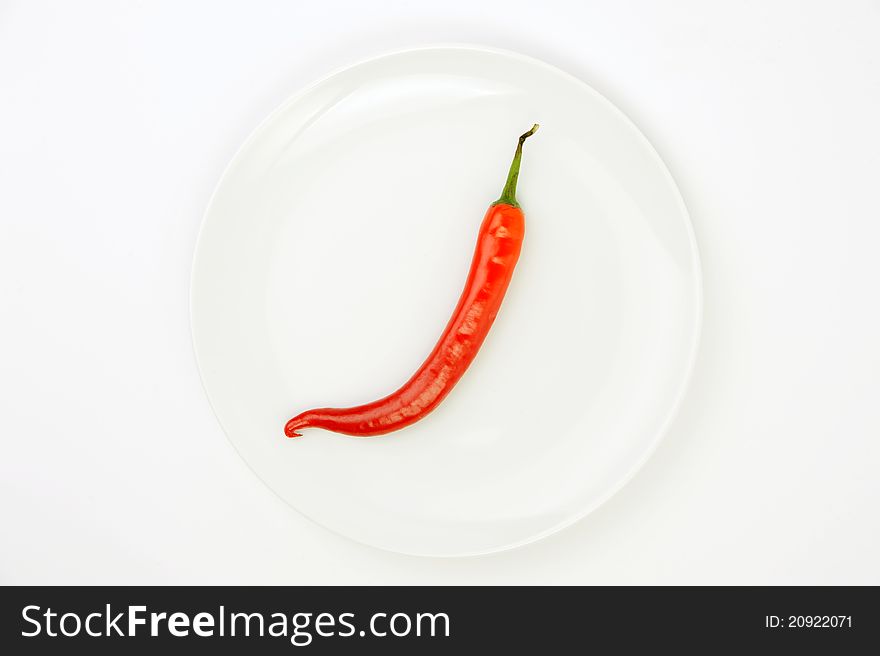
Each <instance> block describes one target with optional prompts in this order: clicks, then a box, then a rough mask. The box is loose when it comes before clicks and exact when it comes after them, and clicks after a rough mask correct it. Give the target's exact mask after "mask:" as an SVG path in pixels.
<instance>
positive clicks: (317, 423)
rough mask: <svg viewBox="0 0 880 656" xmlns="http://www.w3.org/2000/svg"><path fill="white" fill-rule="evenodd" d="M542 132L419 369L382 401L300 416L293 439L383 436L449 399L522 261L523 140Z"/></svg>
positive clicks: (496, 208) (492, 215) (515, 172)
mask: <svg viewBox="0 0 880 656" xmlns="http://www.w3.org/2000/svg"><path fill="white" fill-rule="evenodd" d="M537 129H538V126H537V125H535V126H534V127H533V128H532V129H531V130H529V131H528V132H526V133H525V134H523V135H522V136H521V137H520V138H519V144H518V145H517V148H516V153H515V155H514V158H513V162H512V163H511V165H510V173H509V175H508V178H507V184H505V186H504V191H503V192H502V194H501V197H500V198H499V199H498V200H497V201H496V202H495V203H493V204H492V205H491V206H490V207H489V210H488V211H487V212H486V216H485V217H484V218H483V223H482V225H481V226H480V232H479V235H478V237H477V246H476V250H475V252H474V257H473V260H472V262H471V268H470V272H469V273H468V277H467V282H466V283H465V286H464V291H463V292H462V294H461V298H460V299H459V301H458V305H457V306H456V308H455V311H454V312H453V314H452V318H451V319H450V320H449V323H448V324H447V325H446V329H445V330H444V331H443V334H442V335H441V337H440V340H439V341H438V342H437V344H436V346H435V347H434V350H433V351H431V354H430V355H429V356H428V358H427V359H426V360H425V362H424V363H423V364H422V366H421V367H419V369H418V371H416V373H415V374H413V376H412V377H411V378H410V379H409V380H408V381H407V382H406V383H405V384H404V385H403V386H402V387H401V388H400V389H398V390H397V391H395V392H393V393H392V394H389V395H388V396H386V397H384V398H382V399H379V400H378V401H373V402H372V403H365V404H364V405H358V406H354V407H350V408H319V409H315V410H308V411H306V412H303V413H301V414H298V415H297V416H295V417H294V418H293V419H291V420H290V421H288V422H287V425H286V426H285V427H284V432H285V434H286V435H287V436H288V437H299V436H300V435H301V434H300V433H299V432H298V431H299V430H301V429H303V428H323V429H325V430H329V431H333V432H335V433H344V434H346V435H354V436H358V437H371V436H374V435H383V434H385V433H390V432H392V431H396V430H399V429H401V428H404V427H406V426H409V425H410V424H413V423H415V422H417V421H418V420H419V419H421V418H423V417H424V416H425V415H427V414H428V413H429V412H431V411H432V410H433V409H434V408H436V407H437V406H438V405H439V404H440V402H441V401H442V400H443V399H444V398H446V395H447V394H449V392H450V391H451V390H452V388H453V387H454V386H455V384H456V383H457V382H458V380H459V379H460V378H461V377H462V375H464V372H465V371H467V368H468V367H469V366H470V364H471V362H473V359H474V357H475V356H476V354H477V351H478V350H479V348H480V346H481V345H482V343H483V340H484V339H486V335H487V334H488V332H489V329H490V328H491V327H492V323H493V322H494V321H495V317H496V316H497V314H498V310H499V309H500V308H501V301H502V300H503V299H504V293H505V292H506V291H507V286H508V285H509V284H510V279H511V277H512V276H513V270H514V267H515V266H516V262H517V260H518V259H519V254H520V249H521V248H522V241H523V236H524V235H525V216H524V215H523V211H522V210H521V209H520V207H519V203H517V202H516V183H517V178H518V176H519V167H520V159H521V157H522V146H523V142H524V141H525V140H526V139H527V138H528V137H530V136H531V135H532V134H534V133H535V131H536V130H537Z"/></svg>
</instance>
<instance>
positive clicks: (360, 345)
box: [192, 47, 701, 556]
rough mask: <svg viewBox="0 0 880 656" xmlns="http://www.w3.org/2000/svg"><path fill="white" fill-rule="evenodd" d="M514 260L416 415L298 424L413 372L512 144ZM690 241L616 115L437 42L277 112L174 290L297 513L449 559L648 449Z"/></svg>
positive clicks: (578, 89)
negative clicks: (517, 165)
mask: <svg viewBox="0 0 880 656" xmlns="http://www.w3.org/2000/svg"><path fill="white" fill-rule="evenodd" d="M534 122H538V123H540V124H541V130H540V131H539V132H538V133H537V134H536V135H535V136H534V137H533V138H532V139H530V140H529V141H528V143H527V144H526V147H525V155H524V159H523V169H522V173H521V175H520V186H519V194H518V195H519V200H520V203H521V204H522V206H523V209H524V211H525V213H526V225H527V228H526V237H525V242H524V246H523V251H522V256H521V259H520V262H519V265H518V267H517V270H516V273H515V275H514V277H513V282H512V283H511V286H510V289H509V291H508V294H507V297H506V298H505V301H504V305H503V307H502V309H501V312H500V314H499V316H498V320H497V321H496V323H495V326H494V327H493V328H492V331H491V333H490V334H489V336H488V338H487V339H486V342H485V344H484V345H483V348H482V350H481V351H480V353H479V355H478V357H477V359H476V360H475V362H474V364H473V366H472V367H471V368H470V370H469V371H468V372H467V374H466V375H465V376H464V378H463V379H462V380H461V381H460V383H459V384H458V386H457V387H456V389H455V390H454V391H453V392H452V393H451V394H450V395H449V397H448V398H447V399H446V400H445V401H444V402H443V403H442V404H441V406H440V407H439V408H438V409H437V410H436V411H435V412H434V413H433V414H431V415H430V416H429V417H427V418H426V419H424V420H423V421H421V422H418V423H417V424H415V425H413V426H412V427H410V428H407V429H405V430H403V431H400V432H398V433H393V434H390V435H386V436H383V437H378V438H374V439H357V438H351V437H345V436H341V435H336V434H332V433H327V432H323V431H319V430H309V431H307V432H306V433H305V436H304V437H303V438H302V439H298V440H290V439H287V438H285V437H284V434H283V432H282V429H283V426H284V423H285V421H286V420H287V419H288V418H289V417H290V416H292V415H294V414H296V413H298V412H300V411H302V410H304V409H307V408H311V407H315V406H327V405H334V406H345V405H350V404H357V403H360V402H364V401H369V400H373V399H375V398H379V397H380V396H384V395H385V394H387V393H388V392H390V391H392V390H394V389H396V388H397V386H398V385H400V384H401V383H402V382H403V381H405V380H406V379H407V378H408V377H409V375H410V374H411V373H412V372H413V371H415V369H416V368H417V367H418V366H419V364H421V362H422V360H423V358H424V357H425V356H426V355H427V353H428V352H429V351H430V349H431V347H432V346H433V344H434V342H435V341H436V339H437V337H438V336H439V335H440V333H441V331H442V330H443V328H444V326H445V324H446V321H447V319H448V317H449V315H450V314H451V312H452V309H453V307H454V306H455V303H456V300H457V298H458V295H459V293H460V291H461V288H462V286H463V284H464V279H465V276H466V273H467V269H468V265H469V263H470V258H471V255H472V253H473V247H474V244H475V239H476V234H477V229H478V227H479V225H480V221H481V219H482V217H483V213H484V212H485V211H486V207H487V206H488V205H489V203H491V202H492V201H493V200H495V199H496V198H497V197H498V195H499V193H500V190H501V187H502V185H503V182H504V177H505V175H506V172H507V167H508V165H509V164H510V158H511V155H512V153H513V149H514V146H515V144H516V138H517V136H518V135H519V134H521V133H522V132H523V131H525V130H526V129H528V128H529V126H531V125H532V123H534ZM700 307H701V292H700V275H699V265H698V257H697V250H696V245H695V242H694V236H693V232H692V229H691V226H690V223H689V220H688V216H687V212H686V210H685V207H684V204H683V202H682V199H681V196H680V194H679V192H678V190H677V188H676V186H675V183H674V182H673V180H672V178H671V176H670V175H669V172H668V171H667V169H666V167H665V166H664V165H663V162H662V161H661V160H660V158H659V156H658V155H657V153H656V152H655V151H654V150H653V149H652V148H651V146H650V144H649V143H648V142H647V140H646V139H645V138H644V137H643V136H642V134H641V133H640V132H639V131H638V130H637V129H636V128H635V127H634V126H633V124H632V123H631V122H630V121H629V120H628V119H627V118H626V117H625V116H624V115H623V114H622V113H621V112H620V111H619V110H617V109H616V108H615V107H614V106H613V105H611V104H610V103H609V102H608V101H607V100H606V99H604V98H603V97H602V96H600V95H599V94H598V93H597V92H595V91H594V90H592V89H591V88H590V87H588V86H587V85H586V84H584V83H583V82H580V81H579V80H577V79H575V78H573V77H571V76H569V75H567V74H565V73H563V72H561V71H559V70H557V69H555V68H552V67H550V66H548V65H546V64H544V63H541V62H539V61H536V60H533V59H529V58H526V57H523V56H519V55H515V54H511V53H506V52H499V51H495V50H488V49H484V48H475V47H433V48H426V49H419V50H411V51H407V52H401V53H397V54H392V55H388V56H384V57H380V58H378V59H373V60H371V61H367V62H364V63H361V64H358V65H356V66H353V67H351V68H348V69H345V70H343V71H339V72H337V73H335V74H334V75H332V76H330V77H328V78H326V79H324V80H323V81H321V82H319V83H317V84H316V85H314V86H312V87H311V88H309V89H308V90H306V91H304V92H303V93H300V94H299V95H297V96H295V97H294V98H292V99H290V100H289V101H287V102H286V103H285V104H284V105H283V106H282V107H280V108H279V109H278V110H277V111H276V112H274V113H273V114H272V115H271V116H270V117H269V118H268V119H267V120H266V121H265V122H264V123H263V124H262V125H261V126H260V127H259V128H258V129H257V130H256V132H254V134H253V135H252V136H251V137H250V138H249V139H248V140H247V142H246V143H245V145H244V146H243V147H242V149H241V150H240V151H239V153H238V154H237V155H236V156H235V158H234V159H233V161H232V163H231V164H230V166H229V168H228V169H227V171H226V172H225V174H224V175H223V178H222V180H221V181H220V184H219V186H218V188H217V190H216V192H215V195H214V197H213V199H212V201H211V203H210V207H209V208H208V211H207V214H206V216H205V219H204V224H203V225H202V230H201V235H200V237H199V243H198V247H197V249H196V255H195V263H194V269H193V279H192V324H193V338H194V342H195V349H196V355H197V358H198V362H199V368H200V370H201V374H202V379H203V381H204V384H205V389H206V390H207V393H208V396H209V398H210V400H211V404H212V406H213V408H214V411H215V412H216V414H217V417H218V418H219V420H220V423H221V424H222V425H223V428H224V429H225V430H226V433H227V435H228V436H229V439H230V440H231V441H232V443H233V444H234V445H235V448H236V449H237V450H238V452H239V453H240V454H241V456H242V457H243V458H244V459H245V460H246V461H247V463H248V464H249V465H250V466H251V467H252V468H253V470H254V471H255V472H256V473H257V475H258V476H259V477H260V478H261V479H262V480H263V481H264V482H265V483H266V484H267V485H268V486H269V487H270V488H271V489H272V490H274V491H275V492H276V493H277V494H278V495H279V496H281V498H283V499H284V500H285V501H287V502H288V503H289V504H290V505H291V506H293V507H294V508H296V509H297V510H299V511H300V512H302V513H303V514H305V515H306V516H308V517H310V518H311V519H313V520H314V521H316V522H318V523H319V524H321V525H323V526H325V527H327V528H329V529H332V530H334V531H337V532H338V533H341V534H343V535H346V536H348V537H350V538H353V539H355V540H358V541H361V542H364V543H367V544H370V545H374V546H377V547H381V548H384V549H389V550H393V551H399V552H405V553H411V554H424V555H444V556H449V555H465V554H476V553H486V552H491V551H496V550H500V549H505V548H509V547H512V546H515V545H520V544H524V543H526V542H530V541H532V540H536V539H538V538H540V537H542V536H546V535H548V534H550V533H552V532H554V531H556V530H558V529H560V528H562V527H564V526H566V525H568V524H571V523H572V522H574V521H575V520H577V519H578V518H581V517H583V516H584V515H586V514H587V513H588V512H590V511H591V510H592V509H594V508H596V506H598V505H599V504H600V503H602V502H603V501H604V500H605V499H607V498H608V497H609V496H610V495H611V494H612V493H614V491H616V490H617V489H619V488H620V487H621V485H623V483H624V482H625V481H626V480H628V479H629V478H630V477H631V476H632V475H633V473H634V472H635V471H636V470H637V469H638V468H639V466H640V465H641V464H642V463H643V462H644V461H645V460H646V458H647V457H648V456H649V454H650V453H651V451H652V450H653V449H654V447H655V446H656V445H657V442H658V440H659V439H660V437H661V436H662V434H663V432H664V430H665V429H666V426H667V424H668V423H669V421H670V418H671V416H672V415H673V413H674V411H675V409H676V407H677V406H678V404H679V402H680V400H681V398H682V395H683V392H684V389H685V385H686V381H687V379H688V376H689V373H690V370H691V365H692V362H693V359H694V355H695V351H696V346H697V339H698V330H699V322H700Z"/></svg>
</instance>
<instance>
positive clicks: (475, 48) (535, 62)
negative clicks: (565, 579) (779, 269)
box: [189, 42, 704, 559]
mask: <svg viewBox="0 0 880 656" xmlns="http://www.w3.org/2000/svg"><path fill="white" fill-rule="evenodd" d="M430 50H439V51H449V50H458V51H466V52H476V53H481V54H490V55H497V56H501V57H507V58H509V59H512V60H515V61H520V62H523V63H527V64H530V65H532V66H537V67H538V68H542V69H544V70H546V71H547V72H549V73H551V74H553V75H561V76H562V77H564V78H566V79H567V80H568V81H570V82H572V83H574V84H576V85H577V86H579V87H580V88H582V89H583V90H585V91H587V92H588V93H589V94H590V95H592V96H593V97H595V98H596V99H598V100H599V101H600V102H601V103H602V104H604V105H605V106H606V107H607V108H608V109H610V110H611V112H612V113H613V114H616V115H617V116H618V117H619V118H621V119H622V120H623V122H624V123H625V124H626V125H627V127H628V128H629V129H630V130H631V131H632V133H633V134H634V135H635V136H636V138H637V139H638V140H639V141H640V142H641V144H642V145H643V146H644V147H645V148H646V150H647V152H648V153H649V155H650V157H651V158H652V159H653V160H654V162H655V163H656V164H657V165H658V167H659V169H660V171H661V172H662V174H663V177H664V178H665V181H666V183H667V185H668V186H669V187H670V188H671V190H672V191H673V195H674V197H675V202H676V205H677V207H678V210H679V211H680V212H681V216H682V218H683V220H684V227H685V232H686V234H687V237H688V244H689V246H690V255H691V265H692V267H693V272H694V275H693V290H692V293H693V296H694V301H695V304H694V313H693V315H694V316H693V318H692V320H693V339H692V341H691V345H690V350H689V353H688V359H687V364H686V365H685V368H684V375H683V377H682V378H681V381H680V382H679V385H678V390H677V392H676V394H675V398H674V400H673V402H672V403H671V404H670V406H669V409H668V410H667V413H666V417H665V419H664V420H663V422H662V423H661V424H660V426H659V428H658V429H657V430H656V431H655V432H654V436H653V437H652V438H651V442H650V444H649V445H648V447H647V448H646V449H645V451H644V453H643V454H642V456H641V457H640V458H639V459H638V460H637V461H636V462H635V463H634V464H633V465H632V466H631V467H630V468H629V470H628V471H627V473H626V474H625V475H624V476H622V477H621V478H620V479H619V480H618V481H617V482H616V483H615V484H614V485H612V486H609V488H608V489H607V490H606V492H605V493H604V494H602V495H599V496H598V497H597V498H596V500H595V501H593V502H592V503H590V504H587V505H586V506H585V507H584V509H583V510H581V511H579V512H576V513H573V514H572V515H571V516H569V517H566V518H564V519H562V520H560V521H559V522H557V523H555V524H553V525H552V526H550V527H549V528H546V529H544V530H543V531H539V532H537V533H535V534H533V535H531V536H529V537H527V538H523V539H521V540H516V541H513V542H509V543H505V544H503V545H500V546H497V547H492V548H486V549H476V550H473V551H461V552H455V553H429V552H418V551H407V550H404V549H397V548H392V547H388V546H384V545H381V544H373V543H370V542H366V541H364V540H361V539H359V538H357V537H353V536H351V535H348V534H346V533H343V532H342V531H339V530H337V529H335V528H333V527H331V526H327V525H326V524H323V523H321V522H320V521H318V520H317V519H315V518H313V517H311V516H310V515H309V514H308V513H306V512H304V511H303V510H301V509H299V508H297V507H296V506H294V505H293V504H292V503H291V502H289V501H288V500H287V499H285V498H284V497H282V496H281V494H280V493H279V492H277V491H276V490H275V489H274V488H273V487H272V486H271V485H269V483H268V482H267V481H266V480H264V479H263V477H262V476H261V475H260V474H259V473H258V472H257V471H256V470H255V469H254V467H253V466H252V465H251V463H250V462H248V460H247V458H245V457H244V455H243V454H242V453H241V451H240V450H239V449H238V447H237V446H236V444H235V442H234V440H233V439H232V437H231V436H230V435H229V432H228V431H227V430H226V427H225V426H224V425H223V422H222V421H221V419H220V415H219V413H218V412H217V407H216V403H215V401H214V399H213V398H212V396H211V393H210V392H209V390H208V386H207V384H206V382H205V374H204V368H203V366H202V363H201V361H200V359H199V349H198V346H197V337H196V330H195V321H194V310H193V305H194V296H195V274H196V269H197V268H198V262H199V259H200V258H199V255H200V253H201V251H202V241H203V235H204V233H205V226H206V225H207V223H208V217H209V215H210V214H211V210H212V209H213V207H214V203H215V201H216V198H217V195H218V193H219V191H220V189H221V188H222V187H223V184H224V182H225V181H226V179H227V177H228V175H229V173H230V171H231V170H232V169H233V167H234V166H235V165H236V164H237V162H238V160H239V159H240V157H241V156H242V153H244V152H245V151H246V150H247V148H248V147H249V146H250V145H251V143H253V142H254V141H255V140H256V139H257V137H259V136H260V134H262V132H263V131H264V129H265V128H266V127H267V126H268V125H269V124H270V123H272V121H273V120H274V119H275V117H276V116H278V115H280V114H281V113H282V112H283V111H285V110H286V109H287V108H288V107H289V106H290V105H292V104H294V103H296V102H297V101H298V100H300V99H301V98H303V97H305V96H306V95H308V94H309V93H311V92H312V91H313V90H314V89H316V88H317V87H319V86H320V85H322V84H324V83H325V82H327V81H329V80H331V79H332V78H334V77H336V76H337V75H339V74H341V73H344V72H346V71H349V70H352V69H355V68H359V67H360V66H363V65H366V64H370V63H373V62H376V61H379V60H382V59H387V58H391V57H396V56H400V55H406V54H409V53H415V52H424V51H430ZM703 300H704V299H703V271H702V266H701V258H700V251H699V244H698V242H697V238H696V233H695V231H694V227H693V221H692V219H691V215H690V212H689V211H688V208H687V205H686V204H685V202H684V197H683V195H682V193H681V189H680V188H679V186H678V184H676V182H675V178H674V177H673V176H672V172H671V171H670V170H669V167H668V166H667V165H666V162H665V161H664V160H663V158H662V157H661V156H660V153H659V152H658V151H657V149H656V148H655V147H654V145H653V144H652V143H651V141H650V140H649V139H648V137H647V136H646V135H645V134H644V133H643V132H642V130H641V129H640V128H639V127H638V126H637V125H636V124H635V123H634V122H633V120H632V119H631V118H630V117H629V116H628V115H627V114H626V113H625V112H624V111H623V110H622V109H620V108H619V107H618V106H617V105H615V104H614V103H613V102H612V101H611V100H610V99H608V98H607V97H606V96H605V95H603V94H602V93H600V92H599V91H597V90H596V89H595V88H593V87H592V86H591V85H590V84H588V83H587V82H586V81H584V80H582V79H581V78H579V77H577V76H575V75H574V74H572V73H569V72H568V71H566V70H564V69H562V68H559V67H558V66H555V65H553V64H550V63H548V62H545V61H544V60H542V59H538V58H537V57H532V56H531V55H525V54H523V53H520V52H516V51H512V50H508V49H505V48H498V47H495V46H488V45H481V44H475V43H467V42H462V43H458V42H441V43H431V44H423V45H417V46H410V47H402V48H395V49H393V50H387V51H382V52H380V53H378V54H374V55H370V56H366V57H362V58H360V59H357V60H355V61H352V62H350V63H347V64H344V65H340V66H336V67H334V68H333V69H331V70H330V71H329V72H328V73H326V74H324V75H322V76H319V77H317V78H315V79H314V80H313V81H312V82H310V83H308V84H306V85H305V86H304V87H302V88H301V89H299V90H298V91H295V92H294V93H292V94H291V95H289V96H287V97H286V98H285V99H284V100H283V101H281V103H279V104H278V105H277V106H276V107H275V108H274V109H273V110H271V111H270V112H269V113H268V114H267V115H266V116H265V117H264V118H263V119H262V120H260V121H259V123H257V125H256V126H255V127H254V128H253V129H252V130H251V132H250V133H249V134H248V136H247V137H246V138H245V139H244V140H243V141H242V143H241V145H240V146H239V147H238V148H237V149H236V150H235V152H234V153H233V155H232V157H231V158H230V159H229V162H228V163H227V164H226V166H225V167H224V168H223V171H222V173H221V174H220V177H219V178H218V179H217V183H216V184H215V186H214V190H213V191H212V192H211V195H210V197H209V198H208V202H207V204H206V205H205V209H204V211H203V212H202V216H201V220H200V222H199V229H198V233H197V235H196V240H195V245H194V247H193V255H192V265H191V267H190V276H189V324H190V344H191V347H192V354H193V358H194V360H195V364H196V370H197V372H198V374H199V382H200V384H201V386H202V390H203V391H204V393H205V397H206V399H207V401H208V405H209V407H210V408H211V412H212V413H213V415H214V419H215V420H216V421H217V423H218V424H219V426H220V429H221V430H222V431H223V435H224V436H225V437H226V441H227V442H228V443H229V444H230V445H231V446H232V448H233V450H234V451H235V453H236V454H237V455H238V457H239V458H240V459H241V461H242V462H243V463H244V464H245V466H247V468H248V469H250V471H251V472H253V474H254V476H256V478H257V479H258V480H259V481H260V482H261V483H262V484H263V485H264V486H265V487H266V488H268V489H269V491H270V492H272V493H273V494H274V495H275V496H276V497H278V498H279V499H280V500H281V501H282V502H283V503H284V505H285V506H287V507H288V508H290V509H292V510H293V511H295V512H296V513H297V514H298V515H299V516H300V517H304V518H305V519H307V520H308V521H309V522H311V523H312V524H313V525H315V526H318V527H320V528H321V529H322V530H324V531H329V532H330V533H332V534H334V535H337V536H340V537H342V538H344V539H346V540H349V541H351V542H354V543H356V544H359V545H363V546H366V547H370V548H372V549H378V550H380V551H383V552H386V553H394V554H401V555H405V556H416V557H422V558H444V559H454V558H473V557H478V556H488V555H491V554H498V553H503V552H506V551H511V550H514V549H518V548H520V547H524V546H526V545H529V544H533V543H535V542H539V541H541V540H543V539H545V538H547V537H550V536H551V535H554V534H556V533H559V532H561V531H563V530H565V529H566V528H569V527H571V526H573V525H574V524H577V523H578V522H580V521H581V520H583V519H584V518H586V517H587V516H588V515H590V514H592V513H593V512H595V511H596V510H597V509H598V508H600V507H601V506H603V505H604V504H605V503H607V502H608V500H610V499H611V498H612V497H614V496H615V495H616V494H617V493H618V492H620V490H622V489H623V488H624V487H625V486H626V485H627V484H628V483H629V482H630V481H632V479H633V478H635V477H636V475H637V474H638V473H639V471H641V469H642V468H643V467H644V466H645V464H646V463H647V462H648V461H649V460H650V459H651V457H652V456H653V455H654V453H655V452H656V451H657V449H658V447H659V446H660V443H661V442H662V441H663V439H664V438H665V437H666V435H667V434H668V433H669V429H670V427H671V425H672V423H673V422H674V421H675V419H676V418H677V417H678V414H679V412H680V410H681V407H682V405H683V404H684V400H685V398H686V397H687V395H688V392H689V390H690V387H691V383H692V381H693V376H694V370H695V369H696V362H697V356H698V354H699V351H700V345H701V341H702V330H703Z"/></svg>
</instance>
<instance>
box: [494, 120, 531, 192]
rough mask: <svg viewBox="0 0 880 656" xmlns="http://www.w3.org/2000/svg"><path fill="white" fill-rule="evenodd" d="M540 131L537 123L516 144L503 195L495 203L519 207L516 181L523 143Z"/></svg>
mask: <svg viewBox="0 0 880 656" xmlns="http://www.w3.org/2000/svg"><path fill="white" fill-rule="evenodd" d="M537 131H538V124H537V123H535V124H534V125H533V126H532V129H531V130H529V131H528V132H526V133H525V134H524V135H522V136H521V137H520V138H519V143H518V144H517V145H516V152H515V153H514V154H513V161H512V162H511V163H510V172H509V173H508V174H507V182H506V183H505V184H504V189H502V191H501V197H500V198H499V199H498V200H496V201H495V202H494V203H492V204H493V205H502V204H503V205H512V206H513V207H519V203H517V202H516V181H517V179H518V178H519V165H520V161H521V160H522V147H523V143H524V142H525V140H526V139H528V138H529V137H531V136H532V135H533V134H535V132H537Z"/></svg>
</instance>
